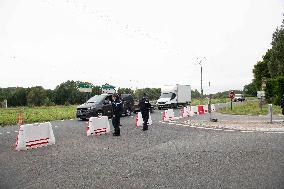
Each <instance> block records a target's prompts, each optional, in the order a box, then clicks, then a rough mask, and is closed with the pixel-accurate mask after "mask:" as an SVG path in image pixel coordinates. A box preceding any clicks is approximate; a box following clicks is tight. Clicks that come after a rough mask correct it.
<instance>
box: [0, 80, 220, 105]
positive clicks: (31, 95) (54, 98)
mask: <svg viewBox="0 0 284 189" xmlns="http://www.w3.org/2000/svg"><path fill="white" fill-rule="evenodd" d="M81 83H86V84H88V85H89V86H91V88H92V92H91V93H83V92H80V91H79V85H80V84H81ZM101 92H102V90H101V87H100V86H97V85H93V84H92V83H89V82H81V81H73V80H68V81H66V82H63V83H61V84H60V85H57V86H56V88H55V89H54V90H51V89H44V88H43V87H42V86H35V87H30V88H23V87H8V88H0V102H3V101H4V100H7V101H8V107H17V106H54V105H74V104H82V103H84V102H86V100H87V99H89V98H90V97H92V96H95V95H100V94H101ZM117 93H119V94H131V95H133V97H134V99H135V100H139V99H140V98H142V96H143V94H144V93H146V94H147V96H148V97H149V99H150V100H151V101H154V100H157V99H159V97H160V95H161V88H143V89H136V90H132V89H131V88H118V89H117ZM191 96H192V98H200V96H201V94H200V93H199V91H197V90H196V89H195V90H192V91H191ZM218 96H220V95H218Z"/></svg>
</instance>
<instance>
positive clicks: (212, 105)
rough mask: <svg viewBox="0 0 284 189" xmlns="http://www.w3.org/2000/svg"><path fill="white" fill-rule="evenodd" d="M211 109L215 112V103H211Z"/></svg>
mask: <svg viewBox="0 0 284 189" xmlns="http://www.w3.org/2000/svg"><path fill="white" fill-rule="evenodd" d="M211 111H212V112H215V111H216V107H215V104H211Z"/></svg>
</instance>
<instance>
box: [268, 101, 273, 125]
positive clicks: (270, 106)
mask: <svg viewBox="0 0 284 189" xmlns="http://www.w3.org/2000/svg"><path fill="white" fill-rule="evenodd" d="M272 115H273V109H272V104H268V116H269V119H270V123H272Z"/></svg>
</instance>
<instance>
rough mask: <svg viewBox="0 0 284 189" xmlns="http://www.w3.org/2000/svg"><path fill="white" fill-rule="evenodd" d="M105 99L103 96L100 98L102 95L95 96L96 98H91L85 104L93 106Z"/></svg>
mask: <svg viewBox="0 0 284 189" xmlns="http://www.w3.org/2000/svg"><path fill="white" fill-rule="evenodd" d="M104 99H105V96H102V95H96V96H93V97H92V98H90V99H89V100H88V101H87V103H94V104H98V103H100V102H101V101H102V100H104Z"/></svg>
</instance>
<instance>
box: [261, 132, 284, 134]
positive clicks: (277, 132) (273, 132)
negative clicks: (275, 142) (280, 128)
mask: <svg viewBox="0 0 284 189" xmlns="http://www.w3.org/2000/svg"><path fill="white" fill-rule="evenodd" d="M265 133H278V134H284V132H272V131H269V132H265Z"/></svg>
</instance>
